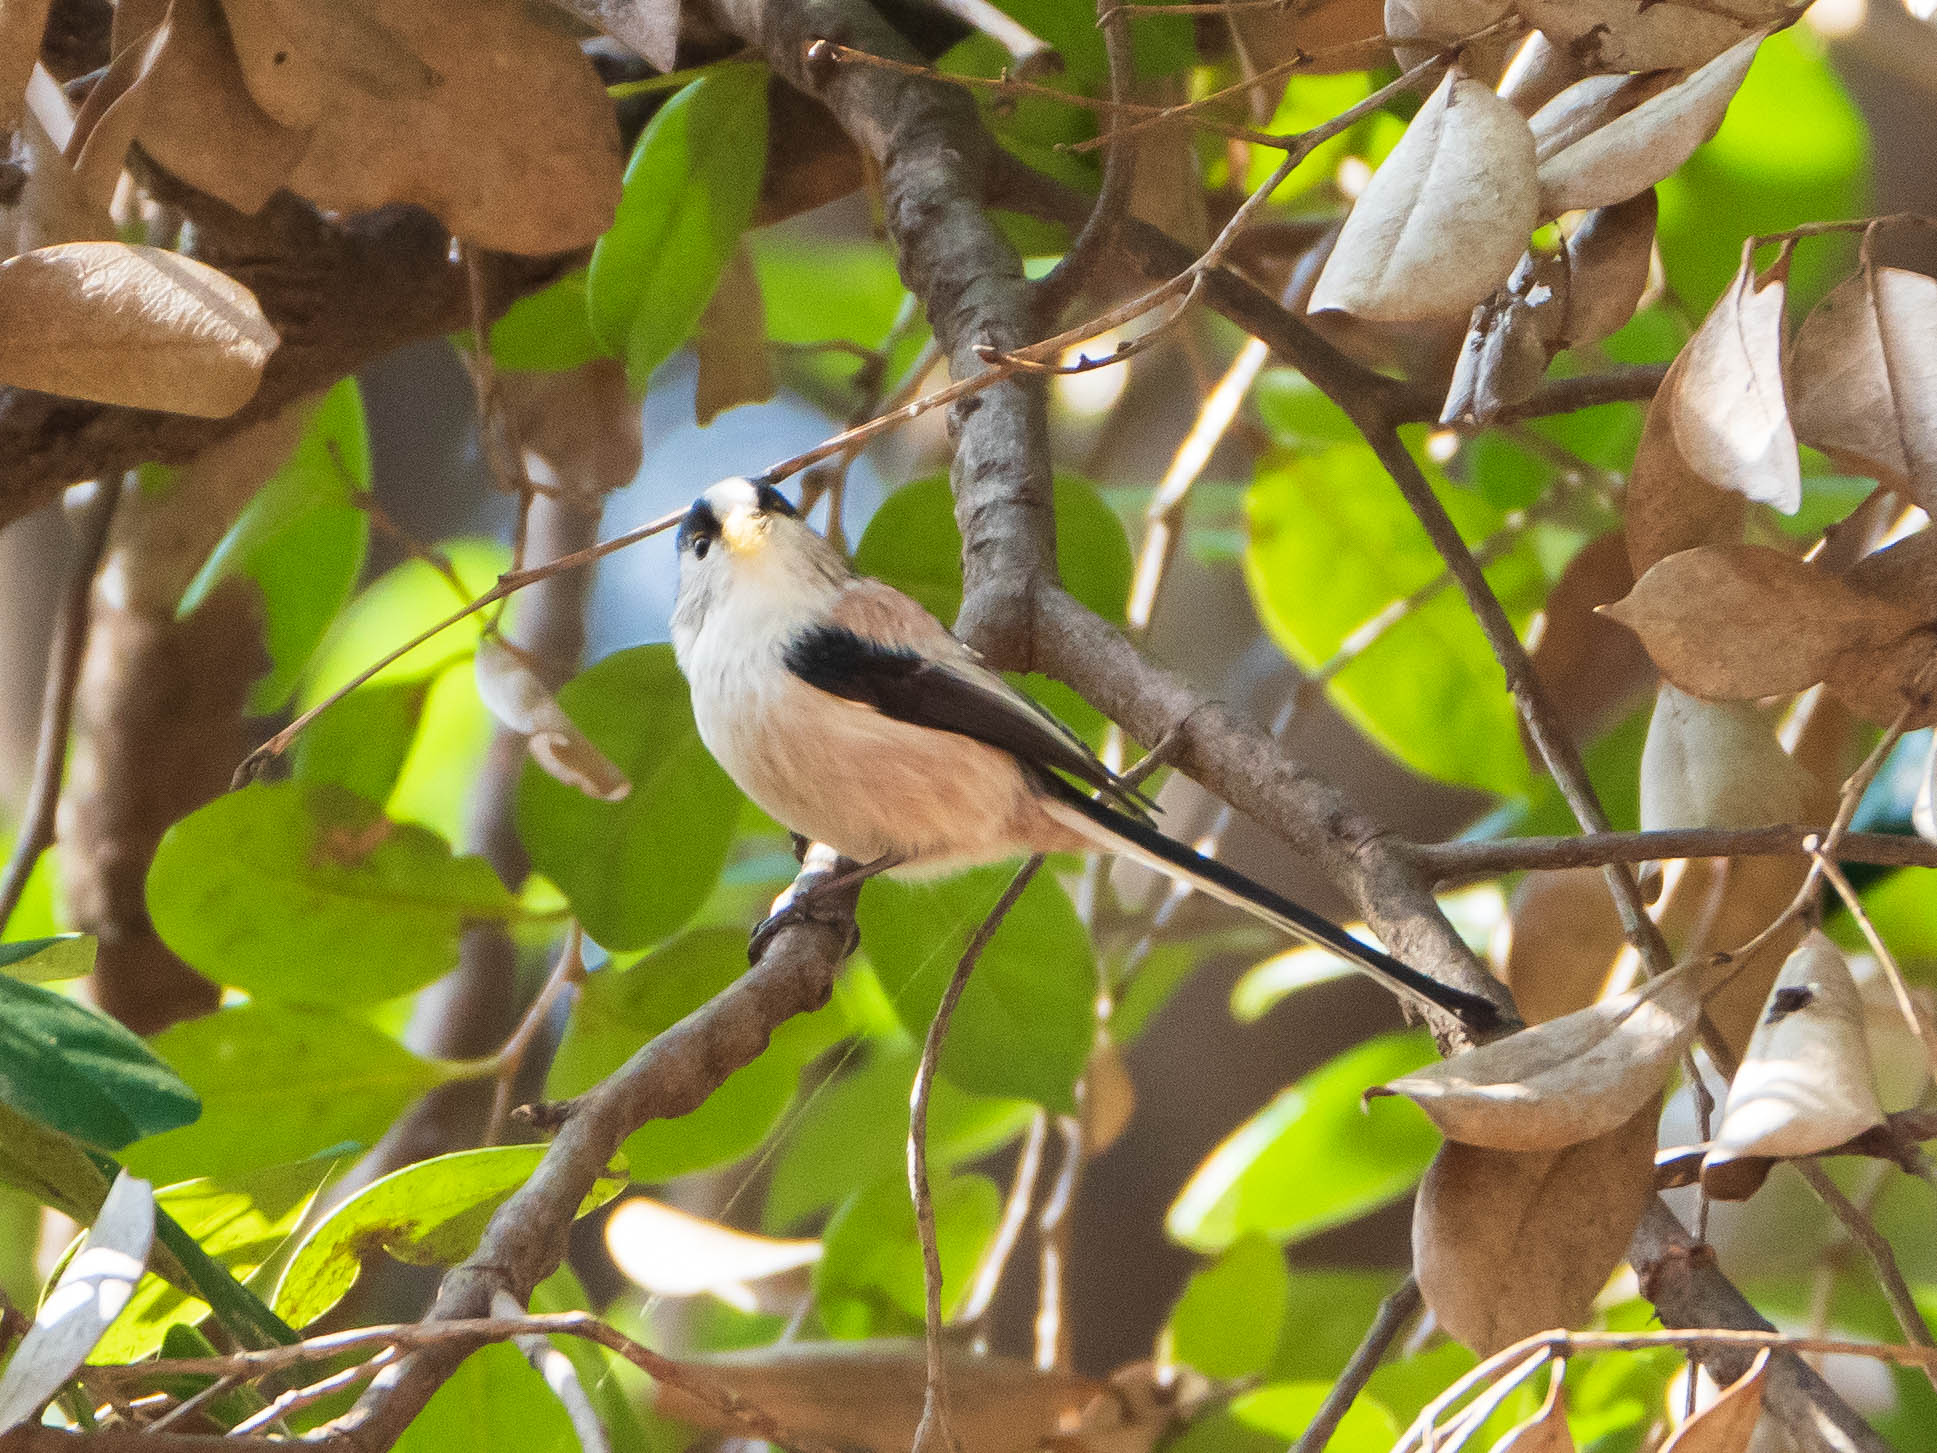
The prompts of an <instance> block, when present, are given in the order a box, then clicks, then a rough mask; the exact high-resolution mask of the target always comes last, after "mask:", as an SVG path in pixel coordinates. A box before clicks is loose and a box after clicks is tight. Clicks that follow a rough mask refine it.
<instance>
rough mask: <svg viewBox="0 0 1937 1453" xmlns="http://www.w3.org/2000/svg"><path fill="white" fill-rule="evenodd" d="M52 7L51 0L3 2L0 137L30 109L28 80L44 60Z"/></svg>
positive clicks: (0, 9) (0, 21)
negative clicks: (43, 44)
mask: <svg viewBox="0 0 1937 1453" xmlns="http://www.w3.org/2000/svg"><path fill="white" fill-rule="evenodd" d="M50 6H51V0H8V3H6V4H0V136H5V135H6V134H7V133H8V132H10V131H12V130H14V129H15V128H16V127H17V126H19V124H20V118H21V116H22V115H24V114H25V112H26V95H27V81H28V78H29V77H31V76H32V75H33V73H34V66H35V65H36V64H37V63H38V62H39V60H40V38H41V36H42V34H43V33H44V32H45V31H46V29H47V12H48V9H49V8H50Z"/></svg>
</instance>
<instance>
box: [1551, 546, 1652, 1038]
mask: <svg viewBox="0 0 1937 1453" xmlns="http://www.w3.org/2000/svg"><path fill="white" fill-rule="evenodd" d="M1632 589H1634V571H1633V570H1632V569H1631V568H1630V567H1629V565H1628V543H1627V539H1626V537H1625V536H1624V535H1623V534H1622V532H1621V531H1619V530H1614V531H1611V532H1609V533H1608V534H1605V535H1602V536H1600V537H1599V538H1598V539H1594V540H1590V541H1589V542H1588V543H1587V544H1585V545H1583V546H1582V547H1581V548H1580V549H1579V550H1577V551H1576V552H1575V553H1574V558H1573V559H1571V560H1569V561H1568V562H1567V567H1566V568H1565V569H1564V570H1562V571H1561V573H1560V579H1559V580H1557V581H1555V582H1554V586H1553V589H1552V590H1550V591H1548V592H1547V603H1546V605H1545V606H1544V607H1543V608H1542V610H1541V624H1540V629H1539V639H1538V641H1537V642H1536V643H1535V645H1534V648H1533V669H1534V674H1535V675H1537V676H1538V677H1539V678H1540V682H1541V684H1542V685H1543V686H1545V687H1546V688H1547V694H1548V696H1549V697H1551V698H1552V700H1553V703H1554V708H1555V710H1556V712H1557V713H1558V714H1559V718H1560V724H1561V726H1563V727H1564V728H1565V729H1566V730H1567V732H1568V733H1569V734H1570V735H1571V736H1573V737H1574V738H1575V739H1576V740H1577V741H1590V740H1592V739H1593V738H1595V737H1597V736H1599V735H1600V734H1601V732H1602V731H1603V730H1604V729H1605V728H1607V727H1610V726H1612V725H1614V723H1615V722H1617V721H1619V720H1622V719H1624V718H1625V717H1626V716H1627V715H1628V714H1629V712H1630V711H1631V710H1632V708H1633V706H1634V705H1635V699H1636V698H1637V697H1638V696H1639V695H1640V693H1641V692H1642V691H1644V690H1647V689H1650V688H1652V687H1653V686H1654V684H1655V667H1654V662H1652V661H1650V660H1649V659H1648V653H1647V652H1646V651H1644V650H1642V649H1641V643H1640V642H1639V641H1637V640H1636V639H1635V638H1634V633H1633V632H1632V631H1629V630H1627V629H1626V628H1624V627H1623V626H1621V625H1619V624H1617V623H1616V622H1614V621H1611V620H1609V619H1608V618H1607V617H1605V616H1603V615H1600V614H1598V613H1597V612H1596V610H1595V607H1596V606H1602V605H1607V604H1609V603H1611V602H1613V601H1617V600H1619V599H1620V598H1621V597H1622V596H1624V595H1626V594H1627V593H1628V592H1629V591H1630V590H1632ZM1575 1007H1579V1006H1575Z"/></svg>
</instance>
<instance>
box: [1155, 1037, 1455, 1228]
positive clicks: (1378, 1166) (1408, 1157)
mask: <svg viewBox="0 0 1937 1453" xmlns="http://www.w3.org/2000/svg"><path fill="white" fill-rule="evenodd" d="M1435 1058H1436V1056H1435V1054H1434V1053H1433V1045H1432V1040H1431V1038H1430V1036H1428V1035H1427V1034H1426V1033H1425V1032H1424V1031H1422V1030H1412V1031H1409V1032H1407V1033H1404V1034H1382V1035H1380V1036H1379V1037H1377V1038H1376V1039H1370V1040H1367V1041H1366V1042H1365V1043H1364V1044H1362V1045H1359V1046H1358V1047H1357V1048H1355V1049H1349V1050H1347V1051H1346V1052H1345V1053H1344V1054H1342V1055H1339V1056H1338V1057H1337V1058H1336V1059H1334V1060H1332V1061H1330V1062H1329V1063H1328V1064H1325V1065H1322V1066H1320V1067H1319V1068H1318V1069H1316V1070H1313V1071H1312V1072H1311V1073H1310V1074H1308V1075H1306V1076H1305V1077H1304V1078H1303V1079H1301V1080H1299V1081H1298V1082H1297V1083H1296V1084H1294V1085H1292V1086H1291V1087H1290V1088H1288V1089H1285V1090H1281V1091H1280V1092H1279V1093H1278V1095H1277V1097H1276V1098H1275V1099H1274V1100H1272V1102H1271V1103H1270V1104H1268V1105H1266V1106H1265V1107H1264V1109H1262V1110H1260V1111H1259V1112H1258V1113H1257V1114H1256V1115H1254V1116H1252V1117H1251V1118H1250V1119H1249V1120H1247V1121H1246V1122H1245V1123H1244V1124H1243V1125H1241V1126H1239V1127H1238V1128H1237V1130H1235V1131H1233V1132H1232V1133H1231V1134H1230V1135H1228V1136H1226V1137H1225V1139H1224V1140H1223V1142H1222V1143H1220V1144H1219V1145H1218V1147H1217V1148H1216V1149H1215V1150H1213V1151H1212V1152H1211V1153H1210V1155H1209V1156H1207V1157H1206V1158H1205V1160H1204V1162H1203V1164H1201V1165H1199V1166H1198V1167H1197V1169H1196V1171H1195V1172H1193V1173H1192V1175H1191V1178H1190V1180H1189V1181H1188V1182H1187V1183H1186V1184H1185V1186H1184V1189H1183V1191H1182V1192H1181V1193H1180V1194H1179V1195H1178V1197H1177V1199H1176V1201H1175V1202H1174V1203H1172V1205H1171V1208H1170V1214H1169V1216H1168V1218H1167V1219H1166V1222H1165V1224H1166V1225H1167V1226H1168V1228H1169V1230H1170V1234H1171V1235H1172V1236H1173V1237H1175V1238H1176V1239H1177V1240H1178V1241H1181V1242H1182V1243H1183V1244H1184V1245H1186V1246H1189V1247H1192V1248H1193V1249H1195V1250H1199V1251H1222V1250H1224V1249H1225V1248H1226V1247H1229V1246H1231V1245H1233V1244H1234V1243H1235V1242H1236V1241H1237V1240H1238V1239H1239V1238H1240V1237H1243V1236H1245V1235H1248V1234H1249V1233H1252V1232H1257V1233H1259V1234H1262V1235H1265V1236H1269V1237H1272V1238H1273V1239H1275V1240H1277V1241H1281V1242H1283V1241H1297V1240H1299V1239H1301V1238H1303V1237H1306V1236H1310V1235H1312V1234H1313V1233H1314V1232H1318V1231H1323V1230H1325V1229H1326V1228H1328V1227H1331V1226H1338V1225H1341V1224H1343V1223H1344V1222H1347V1221H1351V1220H1355V1219H1356V1218H1358V1217H1359V1216H1362V1215H1364V1214H1365V1213H1366V1212H1368V1211H1372V1210H1376V1209H1377V1208H1378V1207H1380V1206H1383V1205H1385V1204H1386V1203H1387V1202H1388V1201H1392V1200H1395V1199H1397V1198H1398V1197H1400V1196H1402V1195H1404V1194H1405V1193H1406V1191H1407V1190H1409V1189H1410V1188H1411V1187H1412V1185H1413V1183H1414V1182H1415V1181H1417V1180H1418V1179H1419V1177H1420V1176H1421V1175H1422V1174H1424V1172H1425V1169H1426V1165H1427V1163H1428V1162H1429V1161H1430V1160H1431V1159H1432V1158H1433V1153H1434V1152H1435V1151H1436V1150H1438V1148H1439V1133H1438V1132H1437V1131H1435V1130H1434V1129H1433V1128H1432V1126H1431V1125H1430V1124H1429V1123H1428V1122H1427V1121H1426V1119H1425V1118H1424V1117H1423V1116H1420V1115H1417V1114H1409V1113H1406V1112H1405V1111H1403V1110H1402V1111H1401V1113H1399V1114H1397V1115H1381V1114H1379V1113H1377V1112H1376V1111H1375V1112H1373V1113H1371V1114H1369V1115H1368V1114H1366V1113H1365V1112H1364V1111H1362V1110H1361V1109H1360V1106H1359V1096H1360V1095H1361V1094H1362V1093H1363V1092H1364V1091H1365V1090H1366V1088H1367V1087H1368V1086H1371V1085H1377V1084H1382V1083H1384V1082H1385V1081H1386V1080H1387V1079H1390V1078H1393V1077H1396V1076H1398V1075H1403V1074H1406V1073H1408V1072H1409V1071H1411V1070H1416V1069H1418V1068H1419V1067H1420V1066H1421V1065H1424V1064H1427V1063H1429V1062H1430V1061H1432V1060H1433V1059H1435Z"/></svg>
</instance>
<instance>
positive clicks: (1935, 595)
mask: <svg viewBox="0 0 1937 1453" xmlns="http://www.w3.org/2000/svg"><path fill="white" fill-rule="evenodd" d="M1843 579H1844V580H1846V581H1848V582H1849V583H1850V584H1851V585H1853V586H1855V587H1856V588H1857V589H1858V590H1860V591H1862V592H1863V593H1864V594H1866V595H1874V596H1876V597H1877V598H1878V599H1879V600H1887V601H1892V602H1894V603H1895V604H1897V605H1900V606H1902V607H1904V608H1905V609H1906V610H1908V611H1910V612H1911V613H1912V614H1913V615H1916V616H1917V617H1919V618H1920V619H1922V620H1926V621H1937V529H1932V528H1931V527H1930V526H1928V525H1926V526H1925V527H1924V528H1923V529H1921V530H1918V531H1916V532H1915V533H1913V534H1909V535H1905V536H1904V537H1903V538H1902V539H1901V540H1898V541H1897V542H1896V543H1895V544H1892V545H1886V546H1884V547H1883V548H1882V549H1881V550H1875V551H1872V552H1871V553H1870V554H1868V555H1865V556H1864V557H1863V558H1862V559H1861V560H1858V561H1857V562H1856V563H1855V564H1854V565H1852V566H1851V567H1850V568H1849V569H1848V570H1846V571H1844V572H1843Z"/></svg>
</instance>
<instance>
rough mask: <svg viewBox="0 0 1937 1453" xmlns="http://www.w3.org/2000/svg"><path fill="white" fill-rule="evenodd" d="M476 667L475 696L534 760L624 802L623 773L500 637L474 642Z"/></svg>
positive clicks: (585, 788)
mask: <svg viewBox="0 0 1937 1453" xmlns="http://www.w3.org/2000/svg"><path fill="white" fill-rule="evenodd" d="M475 668H476V675H477V686H478V699H479V700H481V701H482V702H483V703H484V705H485V707H486V709H487V710H489V711H490V713H491V714H492V715H493V716H495V717H496V718H497V719H498V720H499V721H500V722H502V723H503V724H504V725H505V726H507V727H509V728H510V729H511V730H512V731H514V732H517V733H519V734H520V735H522V736H523V737H524V738H525V747H526V749H527V750H528V751H529V752H530V753H531V756H532V760H533V761H535V762H537V763H538V765H539V766H540V767H542V768H544V769H545V773H546V775H548V776H551V777H555V778H557V779H558V780H559V781H560V782H563V783H565V784H566V785H567V786H570V787H576V788H577V789H578V790H579V791H580V792H583V793H584V794H585V795H586V796H587V797H593V798H597V799H598V800H599V801H600V802H623V801H624V800H625V799H626V798H627V797H629V796H631V795H632V783H631V781H630V780H629V779H628V778H627V777H626V775H625V773H624V772H621V771H620V770H619V769H618V767H617V766H615V765H614V764H613V762H612V760H611V759H610V758H609V757H607V756H606V755H605V754H604V753H603V752H601V751H600V750H599V749H598V748H597V747H596V746H594V745H593V744H592V739H591V738H590V737H588V736H586V735H585V733H584V732H582V731H580V730H579V729H578V725H577V723H575V722H574V721H573V720H572V719H571V718H570V717H569V716H567V715H566V714H565V708H563V707H562V706H560V705H559V704H558V698H557V697H555V696H553V695H552V694H551V692H550V691H549V690H548V689H547V688H546V686H545V683H544V682H542V681H540V680H539V679H538V675H537V673H536V672H534V671H533V670H532V669H531V667H529V666H528V665H526V664H525V662H524V661H523V660H522V659H520V657H519V656H518V654H517V653H515V652H514V651H513V650H512V649H511V647H510V646H508V645H507V644H506V643H505V642H504V640H503V638H502V637H499V636H497V635H487V636H485V637H484V638H483V639H482V640H480V641H479V642H478V650H477V657H476V660H475Z"/></svg>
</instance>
